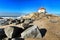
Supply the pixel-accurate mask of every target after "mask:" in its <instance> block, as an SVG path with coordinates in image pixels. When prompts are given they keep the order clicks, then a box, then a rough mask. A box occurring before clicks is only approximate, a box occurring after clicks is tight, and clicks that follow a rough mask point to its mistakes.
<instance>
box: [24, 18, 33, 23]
mask: <svg viewBox="0 0 60 40" xmlns="http://www.w3.org/2000/svg"><path fill="white" fill-rule="evenodd" d="M32 22H33V20H32V19H26V20H25V22H24V23H32Z"/></svg>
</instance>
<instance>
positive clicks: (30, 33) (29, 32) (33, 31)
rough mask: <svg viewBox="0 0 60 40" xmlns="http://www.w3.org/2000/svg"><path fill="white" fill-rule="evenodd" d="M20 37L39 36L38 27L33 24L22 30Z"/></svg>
mask: <svg viewBox="0 0 60 40" xmlns="http://www.w3.org/2000/svg"><path fill="white" fill-rule="evenodd" d="M21 38H41V34H40V31H39V29H38V27H37V26H35V25H34V26H32V27H29V28H27V29H26V30H25V31H24V32H22V33H21Z"/></svg>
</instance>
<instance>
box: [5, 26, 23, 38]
mask: <svg viewBox="0 0 60 40" xmlns="http://www.w3.org/2000/svg"><path fill="white" fill-rule="evenodd" d="M4 31H5V34H6V35H7V37H8V38H15V37H20V36H21V35H20V34H21V33H22V32H23V31H24V30H23V29H22V28H18V27H16V26H10V27H7V28H5V29H4Z"/></svg>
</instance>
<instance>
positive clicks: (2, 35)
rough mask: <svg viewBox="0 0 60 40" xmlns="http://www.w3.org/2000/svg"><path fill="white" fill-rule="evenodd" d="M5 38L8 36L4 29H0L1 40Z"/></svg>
mask: <svg viewBox="0 0 60 40" xmlns="http://www.w3.org/2000/svg"><path fill="white" fill-rule="evenodd" d="M5 37H7V36H6V35H5V32H4V29H0V39H3V38H5Z"/></svg>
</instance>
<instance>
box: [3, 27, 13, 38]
mask: <svg viewBox="0 0 60 40" xmlns="http://www.w3.org/2000/svg"><path fill="white" fill-rule="evenodd" d="M4 31H5V34H6V35H7V37H8V38H12V34H13V31H14V28H12V27H6V28H5V29H4Z"/></svg>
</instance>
